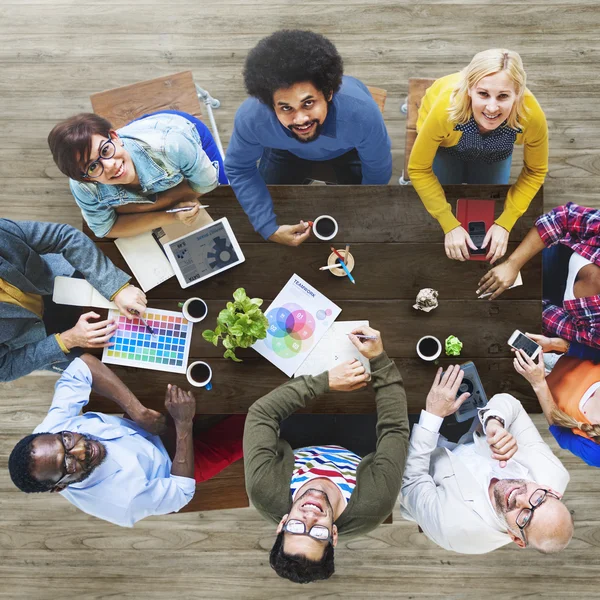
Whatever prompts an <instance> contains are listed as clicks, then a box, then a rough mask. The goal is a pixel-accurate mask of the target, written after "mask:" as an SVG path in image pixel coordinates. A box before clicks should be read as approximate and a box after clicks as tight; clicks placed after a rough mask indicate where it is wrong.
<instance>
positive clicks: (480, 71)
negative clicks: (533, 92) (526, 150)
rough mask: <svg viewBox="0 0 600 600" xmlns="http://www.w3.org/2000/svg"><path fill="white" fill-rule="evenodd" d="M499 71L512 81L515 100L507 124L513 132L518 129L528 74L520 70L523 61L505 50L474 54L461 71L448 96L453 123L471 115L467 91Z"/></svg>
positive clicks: (522, 113)
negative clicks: (503, 72)
mask: <svg viewBox="0 0 600 600" xmlns="http://www.w3.org/2000/svg"><path fill="white" fill-rule="evenodd" d="M501 71H506V74H507V75H508V76H509V77H510V79H511V80H512V82H513V84H514V86H515V92H516V94H517V97H516V99H515V103H514V104H513V107H512V109H511V111H510V114H509V115H508V119H507V124H508V126H509V127H512V128H513V129H520V128H521V125H520V124H519V119H520V118H522V117H524V116H525V115H526V113H527V108H526V107H525V90H526V89H527V87H526V82H527V75H526V74H525V70H524V69H523V61H522V60H521V57H520V56H519V54H518V53H517V52H514V51H513V50H505V49H504V48H492V49H491V50H484V51H483V52H479V53H477V54H476V55H475V56H474V57H473V58H472V59H471V62H470V63H469V66H468V67H465V68H464V69H463V70H462V71H461V72H460V80H459V82H458V83H457V85H456V87H455V88H454V90H453V91H452V94H451V95H450V106H449V107H448V116H449V118H450V121H452V122H455V123H460V124H462V123H466V122H467V121H468V120H469V119H470V118H471V117H472V116H473V108H472V105H471V97H470V96H469V89H471V88H473V87H475V86H476V85H477V84H478V83H479V81H481V80H482V79H483V78H484V77H487V76H488V75H495V74H496V73H500V72H501Z"/></svg>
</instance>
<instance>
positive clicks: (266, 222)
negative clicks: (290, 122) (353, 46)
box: [225, 76, 392, 239]
mask: <svg viewBox="0 0 600 600" xmlns="http://www.w3.org/2000/svg"><path fill="white" fill-rule="evenodd" d="M264 148H275V149H278V150H288V151H289V152H291V153H292V154H294V155H296V156H298V157H299V158H303V159H305V160H314V161H323V160H330V159H332V158H336V157H338V156H341V155H342V154H345V153H346V152H350V151H351V150H354V149H356V150H357V152H358V156H359V158H360V161H361V166H362V184H363V185H387V183H388V182H389V180H390V177H391V176H392V154H391V141H390V137H389V135H388V132H387V129H386V127H385V123H384V121H383V116H382V114H381V111H380V110H379V107H378V106H377V104H376V102H375V101H374V100H373V98H372V96H371V94H370V93H369V90H368V89H367V87H366V86H365V85H364V84H363V83H361V82H360V81H358V79H354V77H348V76H344V77H343V81H342V85H341V87H340V89H339V90H338V91H337V92H336V93H335V94H334V95H333V99H332V102H331V103H330V105H329V109H328V112H327V117H326V118H325V121H324V123H323V128H322V131H321V135H319V137H318V138H317V139H316V140H314V141H312V142H308V143H307V142H300V141H298V140H297V139H296V138H295V137H294V136H293V134H292V133H291V132H290V131H289V130H288V129H287V128H286V127H284V126H283V125H282V124H281V123H280V122H279V120H278V119H277V116H276V115H275V112H274V111H273V110H272V109H271V108H270V107H269V106H266V105H265V104H263V103H262V102H260V101H259V100H258V99H256V98H248V99H247V100H245V101H244V103H243V104H242V105H241V106H240V108H239V109H238V111H237V113H236V115H235V122H234V127H233V133H232V134H231V140H230V142H229V147H228V148H227V154H226V156H225V172H226V173H227V177H228V179H229V183H230V184H231V187H232V188H233V191H234V192H235V195H236V196H237V199H238V200H239V202H240V204H241V205H242V208H243V209H244V211H246V214H247V215H248V218H249V219H250V222H251V223H252V226H253V227H254V229H255V230H256V231H257V232H258V233H259V234H260V235H261V236H262V237H263V238H265V239H268V238H269V237H270V236H271V235H273V233H275V231H276V230H277V227H278V226H277V217H276V215H275V211H274V210H273V201H272V199H271V195H270V194H269V191H268V190H267V186H266V184H265V182H264V181H263V179H262V177H261V176H260V174H259V172H258V167H257V162H258V160H259V159H260V157H261V155H262V152H263V149H264Z"/></svg>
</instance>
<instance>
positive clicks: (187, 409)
mask: <svg viewBox="0 0 600 600" xmlns="http://www.w3.org/2000/svg"><path fill="white" fill-rule="evenodd" d="M165 408H166V409H167V410H168V411H169V414H170V415H171V416H172V417H173V421H175V425H186V424H191V423H192V419H193V418H194V415H195V414H196V398H194V394H192V392H186V391H184V390H182V389H181V388H180V387H177V386H176V385H171V384H169V385H167V392H166V394H165Z"/></svg>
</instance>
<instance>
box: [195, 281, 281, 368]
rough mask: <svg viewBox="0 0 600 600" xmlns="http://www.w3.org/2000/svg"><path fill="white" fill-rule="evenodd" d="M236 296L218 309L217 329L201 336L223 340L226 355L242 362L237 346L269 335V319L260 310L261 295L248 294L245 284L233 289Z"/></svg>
mask: <svg viewBox="0 0 600 600" xmlns="http://www.w3.org/2000/svg"><path fill="white" fill-rule="evenodd" d="M233 300H234V301H233V302H228V303H227V306H226V307H225V308H224V309H223V310H222V311H221V312H220V313H219V316H218V317H217V326H216V327H215V329H214V330H211V329H206V330H205V331H203V332H202V337H203V338H204V339H205V340H206V341H207V342H211V343H212V344H214V345H215V346H217V345H218V343H219V340H220V339H221V340H223V347H224V348H225V353H224V354H223V357H224V358H231V360H234V361H235V362H241V359H239V358H238V357H237V356H236V355H235V349H236V348H248V347H250V346H252V344H254V342H256V340H262V339H264V338H266V337H267V327H268V326H269V321H268V320H267V317H265V315H264V314H263V311H262V310H260V306H261V304H262V303H263V300H262V298H249V297H248V296H247V295H246V290H245V289H244V288H238V289H237V290H235V292H233Z"/></svg>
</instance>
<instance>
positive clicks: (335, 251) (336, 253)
mask: <svg viewBox="0 0 600 600" xmlns="http://www.w3.org/2000/svg"><path fill="white" fill-rule="evenodd" d="M331 251H332V252H333V253H334V254H335V255H336V256H337V257H338V258H339V259H340V260H344V257H343V256H342V255H341V254H340V253H339V252H338V251H337V250H336V249H335V248H334V247H333V246H331Z"/></svg>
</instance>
